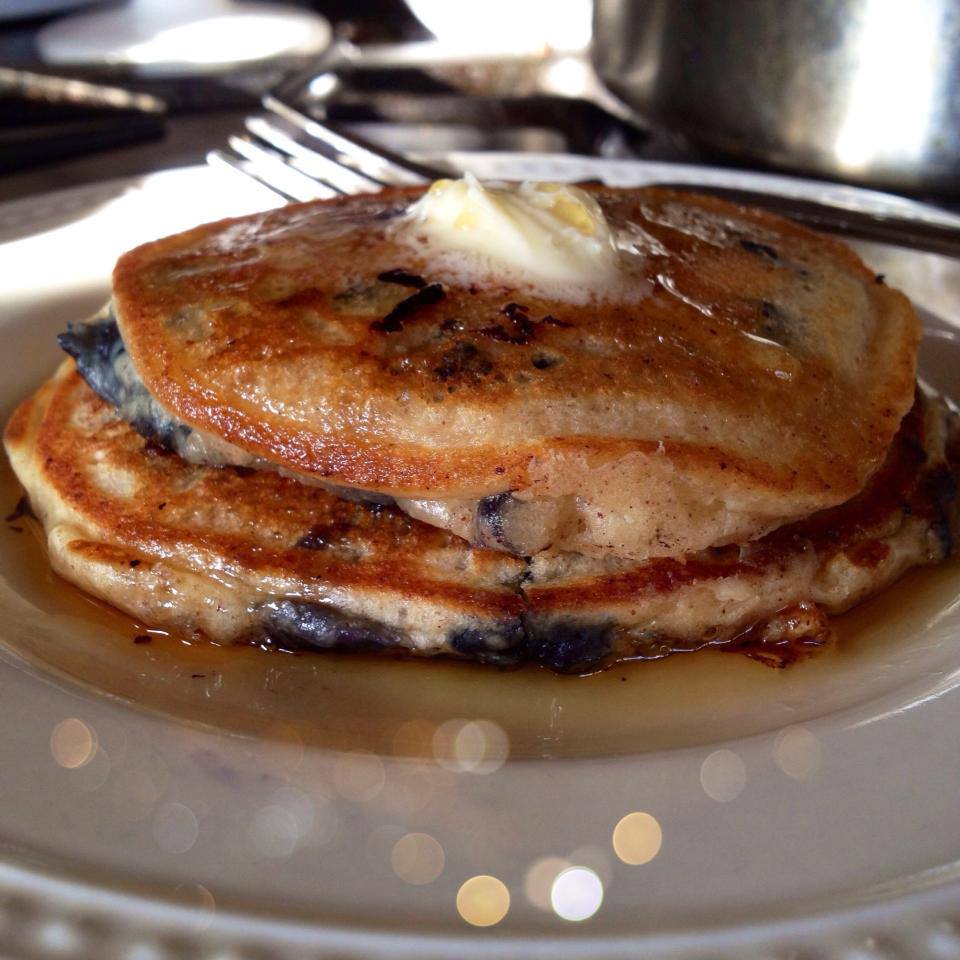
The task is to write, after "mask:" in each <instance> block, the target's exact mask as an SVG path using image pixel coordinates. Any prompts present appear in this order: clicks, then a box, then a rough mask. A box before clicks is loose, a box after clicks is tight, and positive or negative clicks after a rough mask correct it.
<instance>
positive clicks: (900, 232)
mask: <svg viewBox="0 0 960 960" xmlns="http://www.w3.org/2000/svg"><path fill="white" fill-rule="evenodd" d="M649 186H655V187H663V188H665V189H668V190H676V191H679V192H682V193H705V194H708V195H710V196H713V197H719V198H721V199H724V200H731V201H733V202H734V203H740V204H744V205H746V206H752V207H760V208H761V209H764V210H770V211H771V212H773V213H779V214H781V215H782V216H785V217H789V218H790V219H791V220H796V221H798V222H799V223H802V224H804V225H805V226H808V227H813V228H814V229H816V230H822V231H824V232H827V233H836V234H839V235H840V236H844V237H852V238H855V239H857V240H872V241H874V242H876V243H886V244H892V245H893V246H897V247H907V248H909V249H912V250H923V251H925V252H927V253H938V254H940V255H942V256H946V257H954V258H957V259H960V227H951V226H947V225H945V224H937V223H927V222H924V221H922V220H908V219H907V218H906V217H900V216H897V215H896V214H888V213H883V214H874V213H864V212H863V211H861V210H848V209H846V208H844V207H838V206H833V205H830V204H826V203H821V202H819V201H817V200H806V199H802V198H799V197H786V196H783V195H782V194H773V193H761V192H760V191H757V190H745V189H742V188H740V187H719V186H713V185H706V184H692V183H655V184H649Z"/></svg>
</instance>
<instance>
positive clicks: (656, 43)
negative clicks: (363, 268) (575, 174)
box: [0, 0, 960, 208]
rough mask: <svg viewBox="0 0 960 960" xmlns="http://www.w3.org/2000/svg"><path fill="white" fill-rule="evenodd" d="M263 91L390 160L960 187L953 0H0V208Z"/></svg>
mask: <svg viewBox="0 0 960 960" xmlns="http://www.w3.org/2000/svg"><path fill="white" fill-rule="evenodd" d="M267 91H277V92H278V93H279V94H280V95H282V97H283V98H284V100H285V101H286V102H288V103H290V104H291V105H293V106H295V107H296V108H297V109H298V110H301V111H303V112H304V113H307V114H311V115H313V116H315V117H317V118H322V119H327V120H330V121H332V122H334V123H336V124H342V125H344V126H345V127H346V128H348V129H349V130H351V131H353V132H355V133H359V134H361V135H362V136H364V137H367V138H369V139H370V140H372V141H375V142H379V143H382V144H384V145H387V146H389V147H392V148H393V149H395V150H400V151H407V152H415V153H421V154H429V153H436V152H440V151H447V150H490V151H530V152H537V153H551V152H556V153H579V154H586V155H592V156H603V157H639V158H646V159H657V160H677V161H685V162H695V163H710V164H714V165H721V166H722V165H734V166H738V167H743V168H748V169H770V168H775V169H782V170H787V171H795V172H799V173H804V174H806V175H812V176H817V177H823V178H826V179H831V180H839V181H845V182H850V183H857V184H866V185H871V186H877V187H881V188H885V189H892V190H895V191H899V192H903V193H907V194H911V195H914V196H919V197H922V198H924V199H927V200H933V201H936V202H940V203H942V204H944V205H948V206H951V207H954V208H955V207H956V206H957V200H958V195H960V4H958V3H956V0H912V2H911V3H910V4H904V3H902V2H900V0H829V2H811V0H596V2H595V3H594V2H592V0H484V2H483V3H466V2H460V0H406V2H405V0H284V2H282V3H280V2H272V0H127V2H125V3H115V2H114V3H104V2H102V0H0V199H6V198H10V197H13V196H20V195H24V194H27V193H30V192H34V191H39V190H47V189H53V188H56V187H64V186H69V185H71V184H74V183H78V182H83V181H86V180H91V179H102V178H103V177H104V176H121V175H125V174H131V173H140V172H144V171H146V170H155V169H160V168H163V167H170V166H180V165H184V164H189V163H199V162H202V161H203V158H204V156H205V154H206V152H207V150H209V149H210V148H212V147H215V146H218V145H219V144H221V143H222V142H223V141H224V140H225V139H226V137H227V136H228V135H229V134H230V133H232V132H235V131H236V130H238V129H239V128H240V126H241V125H242V120H243V118H244V116H247V115H249V113H250V112H251V111H252V110H254V109H255V108H256V107H257V105H258V103H259V101H260V98H261V97H262V96H263V94H264V93H266V92H267ZM107 155H108V156H109V165H108V166H107V167H105V165H104V159H103V158H104V157H105V156H107Z"/></svg>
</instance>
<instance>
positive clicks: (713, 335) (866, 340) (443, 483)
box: [114, 188, 919, 518]
mask: <svg viewBox="0 0 960 960" xmlns="http://www.w3.org/2000/svg"><path fill="white" fill-rule="evenodd" d="M415 193H416V192H415V191H414V192H410V191H386V192H384V193H383V194H380V195H376V196H358V197H346V198H340V199H337V200H334V201H326V202H318V203H310V204H297V205H293V206H289V207H286V208H283V209H281V210H278V211H272V212H270V213H266V214H258V215H256V216H252V217H245V218H240V219H237V220H226V221H221V222H219V223H216V224H209V225H206V226H201V227H197V228H196V229H194V230H191V231H187V232H186V233H183V234H179V235H177V236H175V237H170V238H167V239H164V240H158V241H155V242H154V243H150V244H146V245H144V246H142V247H139V248H137V249H135V250H133V251H131V252H129V253H127V254H126V255H124V256H123V257H122V258H121V259H120V261H119V263H118V264H117V268H116V271H115V274H114V293H115V300H116V305H117V309H118V315H119V319H120V323H121V329H122V333H123V336H124V339H125V342H126V343H127V347H128V349H129V350H130V352H131V355H132V357H133V359H134V362H135V364H136V366H137V369H138V371H139V372H140V374H141V376H142V377H143V379H144V381H145V382H146V384H147V386H148V388H149V389H150V390H151V392H153V393H154V395H155V396H156V397H157V398H158V399H159V400H160V401H161V402H162V403H163V404H164V405H165V406H166V407H168V408H169V409H170V410H172V411H173V412H175V413H176V414H177V415H178V416H179V417H181V418H182V419H184V420H186V421H187V422H188V423H191V424H193V425H194V426H197V427H199V428H200V429H203V430H207V431H211V432H213V433H216V434H219V435H220V436H222V437H223V438H225V439H227V440H229V441H230V442H232V443H234V444H237V445H238V446H240V447H242V448H244V449H246V450H248V451H250V452H252V453H254V454H256V455H259V456H262V457H265V458H267V459H269V460H272V461H274V462H276V463H279V464H282V465H283V466H285V467H288V468H290V469H292V470H296V471H300V472H305V473H312V474H316V475H320V476H324V477H327V478H329V479H331V480H333V481H335V482H337V483H342V484H346V485H350V486H357V487H366V488H369V489H377V490H383V491H387V492H391V493H396V494H400V495H404V496H409V497H433V498H443V497H460V496H470V497H475V496H484V495H487V494H490V493H493V492H497V491H502V490H506V489H513V490H524V489H527V488H529V487H531V485H532V484H543V485H544V486H545V487H547V488H550V491H551V492H550V494H549V495H555V494H556V493H557V492H558V491H557V488H562V489H559V493H560V494H563V493H568V492H576V490H577V485H578V483H579V478H580V474H581V473H582V472H584V471H589V470H591V469H593V468H595V467H596V466H599V465H603V464H610V463H612V462H615V461H617V460H619V459H621V458H623V457H624V456H626V455H628V454H630V453H633V452H637V451H640V452H648V453H649V452H652V451H656V452H657V453H658V454H659V455H661V456H664V457H666V458H667V459H668V460H669V461H670V462H671V463H674V464H675V465H676V466H677V467H678V468H679V469H680V470H681V471H682V472H683V473H684V474H685V475H687V476H693V477H697V478H699V479H700V481H702V483H703V485H704V486H705V487H709V486H711V485H714V484H717V483H722V484H723V485H725V486H726V487H728V488H732V489H735V490H739V491H740V493H741V494H742V497H743V498H745V499H749V498H750V497H751V496H756V497H759V498H760V499H765V500H768V501H769V500H770V499H771V498H781V499H782V500H783V501H784V502H785V504H787V505H786V506H785V507H784V508H783V509H782V511H781V513H780V515H782V516H784V517H789V516H796V515H800V514H802V513H803V512H808V511H809V510H811V509H815V508H816V507H818V506H827V505H830V504H833V503H838V502H842V501H843V500H845V499H848V498H849V497H850V496H852V495H853V494H854V493H856V491H857V490H859V489H860V488H861V487H862V486H863V484H864V482H865V481H866V479H867V477H869V475H870V474H871V473H872V472H873V471H874V470H875V469H876V468H877V466H878V465H879V463H880V461H881V459H882V457H883V453H884V451H885V449H886V447H887V445H888V444H889V442H890V439H891V438H892V436H893V434H894V432H895V431H896V429H897V425H898V424H899V421H900V418H901V417H902V416H903V414H904V413H905V412H906V410H907V409H908V408H909V406H910V402H911V398H912V390H913V380H914V375H915V368H914V364H915V355H916V346H917V341H918V336H919V328H918V324H917V321H916V317H915V315H914V313H913V311H912V309H911V307H910V306H909V303H908V302H907V301H906V299H905V298H904V297H903V296H902V295H901V294H900V293H898V292H897V291H894V290H891V289H889V288H888V287H886V286H884V285H883V284H881V283H878V282H875V280H874V277H873V276H872V275H871V274H870V272H869V271H868V270H867V269H866V268H865V267H864V265H863V264H862V263H861V262H860V260H859V259H858V258H857V257H856V255H855V254H854V253H852V252H851V251H850V250H849V249H848V248H846V247H845V246H843V245H842V244H839V243H837V242H834V241H832V240H829V239H827V238H824V237H819V236H816V235H814V234H812V233H810V232H809V231H806V230H804V229H802V228H800V227H797V226H796V225H793V224H790V223H787V222H785V221H783V220H780V219H779V218H776V217H773V216H771V215H768V214H764V213H761V212H758V211H751V210H745V209H742V208H737V207H734V206H731V205H729V204H726V203H723V202H721V201H718V200H713V199H709V198H703V197H701V198H693V197H690V196H685V195H684V196H680V195H675V194H671V193H669V192H665V191H660V190H654V189H641V190H630V191H618V190H614V189H608V188H598V189H597V190H596V191H595V195H596V197H597V199H598V200H599V202H600V203H601V205H602V207H603V208H604V210H605V212H606V214H607V217H608V219H609V220H610V221H611V222H612V223H613V225H614V226H615V228H617V229H618V230H620V231H621V236H626V235H627V233H629V234H630V236H631V237H633V240H632V241H631V242H633V243H634V244H635V245H636V247H637V248H639V249H642V250H643V251H644V256H643V258H642V259H641V258H638V257H633V258H629V259H630V264H631V266H630V267H629V269H631V270H633V271H634V272H635V276H634V282H635V286H636V289H637V290H641V289H647V290H648V293H647V295H646V296H644V297H643V298H642V299H640V300H638V301H636V302H630V301H629V298H627V299H626V300H624V299H620V300H619V301H612V302H599V303H594V304H591V305H588V306H576V305H572V304H563V303H558V302H549V301H545V300H543V299H542V298H538V297H534V296H531V295H528V294H525V293H523V292H522V291H518V290H516V289H508V288H504V287H502V286H497V285H491V284H487V285H478V284H474V285H472V286H471V285H467V284H461V285H457V284H452V283H445V284H444V292H445V296H444V298H443V299H442V300H440V301H439V302H434V303H430V302H427V303H425V304H423V305H421V306H420V307H419V308H418V309H416V310H415V311H413V313H412V314H411V315H410V316H409V317H407V318H405V319H403V320H402V321H401V322H400V324H399V329H396V330H393V331H392V332H391V331H390V329H384V327H385V326H386V327H388V328H389V326H390V325H389V324H386V325H385V324H384V323H383V320H384V318H385V317H388V316H390V312H391V310H392V308H393V307H394V306H395V305H396V304H397V303H398V302H400V301H401V300H403V299H404V298H405V297H408V296H410V295H411V293H413V292H414V291H412V290H411V289H410V288H407V287H404V286H402V285H398V284H395V283H390V282H382V281H377V280H376V278H377V277H378V275H380V274H382V273H383V272H384V271H388V270H391V269H397V268H403V269H405V270H408V271H410V272H412V273H414V274H418V275H420V276H422V278H423V279H424V280H425V281H426V282H428V283H429V282H432V280H433V279H434V278H433V277H432V276H431V272H430V269H431V268H430V265H429V264H427V263H424V262H423V261H422V260H421V259H420V258H419V257H418V254H417V253H416V252H415V251H411V249H409V248H408V247H406V246H403V245H400V244H398V242H397V241H396V240H395V239H393V238H392V236H391V235H390V232H389V230H390V227H389V224H390V223H391V222H392V221H390V220H389V219H385V218H387V217H389V216H390V215H393V214H395V213H396V212H398V211H402V210H403V209H404V208H405V206H406V205H407V204H408V203H409V201H410V199H411V198H412V197H413V196H414V195H415ZM510 304H519V305H520V307H522V308H523V309H522V310H519V309H517V308H516V307H513V308H511V307H510ZM394 325H396V324H394ZM561 461H562V463H563V464H569V463H570V462H576V463H577V464H578V466H577V468H576V469H575V470H573V471H572V473H571V474H570V475H567V474H565V473H564V467H563V465H562V464H561V466H558V465H557V464H558V462H561ZM768 506H769V505H768ZM760 512H761V513H765V514H766V515H767V517H768V518H769V516H771V515H777V510H772V509H769V508H767V509H765V510H760Z"/></svg>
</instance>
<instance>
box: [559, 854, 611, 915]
mask: <svg viewBox="0 0 960 960" xmlns="http://www.w3.org/2000/svg"><path fill="white" fill-rule="evenodd" d="M550 903H551V905H552V906H553V911H554V913H556V915H557V916H558V917H560V918H562V919H563V920H572V921H573V922H575V923H579V922H580V921H581V920H588V919H589V918H590V917H592V916H593V915H594V914H595V913H596V912H597V911H598V910H599V909H600V904H601V903H603V884H602V883H601V882H600V878H599V877H598V876H597V875H596V874H595V873H594V872H593V871H592V870H590V869H589V868H588V867H567V869H566V870H562V871H561V872H560V873H559V874H558V875H557V878H556V879H555V880H554V881H553V887H552V888H551V890H550Z"/></svg>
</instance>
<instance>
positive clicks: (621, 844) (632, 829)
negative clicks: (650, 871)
mask: <svg viewBox="0 0 960 960" xmlns="http://www.w3.org/2000/svg"><path fill="white" fill-rule="evenodd" d="M662 843H663V831H662V830H661V829H660V824H659V823H658V822H657V818H656V817H653V816H651V815H650V814H649V813H644V812H643V811H639V810H638V811H637V812H636V813H628V814H627V815H626V816H625V817H622V818H621V819H620V821H619V822H618V823H617V825H616V826H615V827H614V828H613V852H614V853H615V854H616V855H617V856H618V857H619V858H620V859H621V860H622V861H623V862H624V863H629V864H630V865H631V866H640V865H641V864H644V863H649V862H650V861H651V860H652V859H653V858H654V857H655V856H656V855H657V854H658V853H659V852H660V846H661V844H662Z"/></svg>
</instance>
